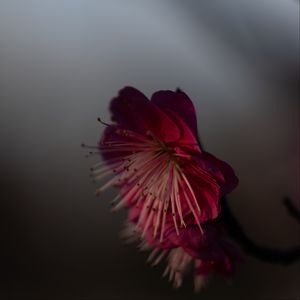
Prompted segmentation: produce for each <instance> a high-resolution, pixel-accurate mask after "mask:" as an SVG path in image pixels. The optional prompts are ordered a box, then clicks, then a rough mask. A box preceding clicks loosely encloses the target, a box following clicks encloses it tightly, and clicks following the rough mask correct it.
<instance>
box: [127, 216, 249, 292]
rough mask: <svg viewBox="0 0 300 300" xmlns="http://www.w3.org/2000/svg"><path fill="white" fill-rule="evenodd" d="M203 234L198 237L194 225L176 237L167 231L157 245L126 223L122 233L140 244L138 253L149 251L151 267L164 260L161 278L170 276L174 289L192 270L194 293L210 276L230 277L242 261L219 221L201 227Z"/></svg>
mask: <svg viewBox="0 0 300 300" xmlns="http://www.w3.org/2000/svg"><path fill="white" fill-rule="evenodd" d="M203 232H204V233H203V234H199V231H198V229H197V227H196V226H195V225H191V226H189V227H187V228H185V229H184V230H182V231H181V233H180V234H179V235H177V233H176V232H175V230H172V229H170V230H169V231H168V232H167V233H166V236H165V240H164V243H159V242H158V241H157V240H155V239H153V237H151V235H147V237H148V238H145V239H141V235H142V231H141V230H140V231H136V226H135V224H134V223H132V222H130V221H128V223H127V225H126V227H125V229H124V230H123V233H122V234H123V237H124V238H126V239H127V240H129V241H141V242H140V245H139V247H140V249H141V250H147V251H151V253H150V255H149V257H148V260H147V261H148V262H149V263H151V264H152V266H155V265H157V264H159V263H160V262H161V261H162V260H163V259H166V260H167V267H166V269H165V271H164V274H163V275H164V276H166V275H168V276H169V280H170V281H173V286H174V287H180V286H181V284H182V281H183V278H184V276H185V275H187V274H188V273H189V271H190V270H193V273H194V285H195V291H199V290H200V289H201V288H202V287H203V286H204V285H205V283H206V282H207V280H208V279H209V278H210V277H211V275H212V274H213V273H217V274H219V275H222V276H225V277H230V276H232V275H233V273H234V270H235V266H236V264H237V263H239V262H242V261H243V255H242V253H241V251H240V249H239V248H238V247H237V245H235V244H234V243H233V242H232V241H231V240H230V239H229V238H228V236H227V234H226V230H225V228H224V227H223V224H222V223H221V222H220V221H219V220H216V221H212V222H207V223H205V224H203Z"/></svg>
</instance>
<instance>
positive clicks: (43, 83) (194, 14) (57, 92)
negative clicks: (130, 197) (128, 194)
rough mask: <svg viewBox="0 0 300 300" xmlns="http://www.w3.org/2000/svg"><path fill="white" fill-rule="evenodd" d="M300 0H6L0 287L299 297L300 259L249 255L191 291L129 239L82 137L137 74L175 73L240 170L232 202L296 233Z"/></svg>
mask: <svg viewBox="0 0 300 300" xmlns="http://www.w3.org/2000/svg"><path fill="white" fill-rule="evenodd" d="M298 51H299V2H298V1H295V0H252V1H234V0H226V1H211V0H210V1H176V0H175V1H92V0H90V1H83V0H81V1H79V0H74V1H71V0H64V1H59V0H53V1H50V0H49V1H47V0H44V1H30V0H29V1H17V0H15V1H14V0H1V1H0V138H1V148H0V183H1V203H0V205H1V211H0V214H1V216H0V220H1V223H2V224H1V227H0V228H1V229H0V230H1V235H0V238H1V250H0V251H1V265H0V270H1V271H0V272H1V285H0V298H1V299H189V298H191V299H196V298H197V299H200V298H201V299H299V298H300V291H299V281H298V280H299V277H300V271H299V263H298V264H294V265H291V266H288V267H283V266H278V265H272V264H269V263H264V262H261V261H258V260H256V259H255V258H249V259H248V260H247V262H246V263H245V264H244V265H242V266H240V267H239V269H238V270H237V273H236V276H235V278H234V279H233V280H232V281H230V282H228V281H226V280H223V279H221V278H218V277H217V278H214V279H213V280H212V282H211V283H210V285H209V286H208V288H207V289H206V290H204V291H203V292H202V294H200V295H194V294H193V292H192V289H193V287H192V278H191V277H190V278H187V279H186V280H185V283H184V286H183V288H182V289H180V290H178V291H177V290H175V291H174V290H172V288H171V285H170V284H169V283H168V282H167V280H162V279H161V274H162V269H163V267H159V268H157V269H156V268H154V269H151V268H150V267H149V266H147V265H146V264H145V258H146V254H145V253H139V252H138V250H137V249H135V247H134V246H127V247H125V246H124V245H123V243H122V242H121V240H120V239H119V231H120V229H121V227H122V223H123V221H124V219H125V214H124V212H121V213H118V214H116V215H113V214H111V213H110V212H109V204H108V202H109V199H110V198H111V196H112V195H111V194H110V193H109V192H108V193H106V194H105V195H104V196H103V198H102V199H98V198H96V197H95V196H94V189H95V185H93V184H91V183H90V182H89V178H88V173H89V167H90V166H91V165H92V164H93V163H94V162H95V161H96V160H95V159H85V158H84V154H85V151H83V149H81V148H80V144H81V142H83V141H84V142H86V143H90V144H95V143H96V141H97V140H98V138H99V136H100V134H101V131H102V127H101V126H100V125H99V124H97V121H96V118H97V117H98V116H101V117H102V118H103V119H104V120H107V121H108V120H109V114H108V109H107V107H108V103H109V101H110V99H111V98H112V97H113V96H115V95H116V94H117V92H118V90H119V89H120V88H122V87H123V86H125V85H132V86H135V87H137V88H138V89H140V90H142V91H143V92H144V93H146V95H147V96H151V94H152V93H153V92H155V91H157V90H160V89H172V90H174V89H175V88H176V87H180V88H182V89H183V90H184V91H185V92H187V93H188V95H189V96H190V97H191V99H193V101H194V103H195V106H196V109H197V115H198V120H199V121H198V128H199V132H200V135H201V138H202V140H203V142H204V144H205V147H206V149H208V150H209V151H210V152H212V153H214V154H215V155H216V156H218V157H220V158H222V159H224V160H226V161H228V162H229V163H230V164H231V165H232V166H233V167H234V169H235V170H236V173H237V174H238V176H239V178H240V185H239V187H238V188H237V189H236V190H235V191H234V192H233V193H232V194H231V195H230V197H229V201H230V206H231V207H232V209H233V211H234V212H235V214H236V215H237V216H238V218H239V220H240V221H241V223H242V224H243V226H244V227H245V228H246V230H247V232H248V233H249V235H250V236H252V237H253V238H254V239H256V240H257V242H259V243H261V244H264V245H269V246H274V247H282V248H284V247H290V246H293V245H296V244H299V243H300V239H299V233H300V231H299V230H300V226H299V224H297V223H296V222H295V221H294V220H293V219H291V218H289V217H288V215H287V213H286V211H285V210H284V209H283V207H282V204H281V199H282V197H284V196H286V195H287V196H290V197H291V199H292V200H293V202H294V203H295V205H297V206H298V207H299V202H298V200H299V102H298V100H299V99H298V97H299V91H298V86H297V84H298V79H299V78H298V70H299V57H298Z"/></svg>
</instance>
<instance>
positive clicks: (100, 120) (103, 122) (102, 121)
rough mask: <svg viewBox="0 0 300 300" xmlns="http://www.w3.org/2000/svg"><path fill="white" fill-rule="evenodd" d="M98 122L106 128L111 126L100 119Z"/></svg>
mask: <svg viewBox="0 0 300 300" xmlns="http://www.w3.org/2000/svg"><path fill="white" fill-rule="evenodd" d="M97 121H98V122H100V123H101V124H103V125H105V126H110V125H109V124H107V123H105V122H103V121H102V120H101V118H99V117H98V118H97Z"/></svg>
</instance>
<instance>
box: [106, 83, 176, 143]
mask: <svg viewBox="0 0 300 300" xmlns="http://www.w3.org/2000/svg"><path fill="white" fill-rule="evenodd" d="M110 110H111V112H112V120H113V121H115V122H117V123H118V124H119V125H121V126H122V127H124V128H126V129H130V130H133V131H135V132H139V133H141V134H143V135H146V133H147V131H150V132H151V133H152V134H153V135H154V136H156V137H157V138H158V139H160V140H163V141H166V142H169V141H176V140H178V138H179V136H180V132H179V129H178V127H177V126H176V124H175V123H174V122H173V121H172V120H171V119H170V118H169V117H168V116H167V115H166V114H165V113H164V112H163V111H162V110H161V109H159V108H158V107H157V106H155V105H154V104H153V103H151V101H149V100H148V99H147V98H146V96H145V95H144V94H142V93H141V92H140V91H138V90H137V89H135V88H133V87H125V88H123V89H122V90H121V91H120V92H119V95H118V96H117V97H116V98H114V99H113V100H112V101H111V104H110Z"/></svg>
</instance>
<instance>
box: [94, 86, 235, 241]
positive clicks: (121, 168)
mask: <svg viewBox="0 0 300 300" xmlns="http://www.w3.org/2000/svg"><path fill="white" fill-rule="evenodd" d="M110 111H111V115H112V121H113V124H111V125H108V124H106V125H107V127H106V129H105V131H104V133H103V136H102V138H101V140H100V142H99V144H98V146H97V148H98V150H99V152H100V154H101V155H102V157H103V159H104V162H103V163H100V164H97V165H96V166H95V167H94V168H93V175H94V177H95V179H96V180H102V179H103V178H105V177H106V176H112V177H111V178H110V179H109V180H108V181H107V182H106V183H104V184H103V185H102V186H101V187H100V188H99V189H97V194H100V193H101V192H103V191H104V190H106V189H107V188H109V187H112V186H117V187H119V188H120V193H119V194H118V195H117V197H116V198H115V199H114V200H113V203H117V204H116V206H115V208H114V209H118V208H120V207H122V206H126V207H129V208H133V207H134V208H136V210H137V212H138V215H137V220H136V226H137V228H141V229H142V232H143V234H145V233H146V232H148V229H149V228H151V232H152V234H153V236H154V237H155V238H158V239H159V241H160V242H162V241H163V239H164V235H165V233H166V229H167V228H173V229H174V228H175V232H176V234H177V235H179V234H180V230H181V229H182V228H184V227H186V226H189V225H197V226H198V227H199V228H200V230H202V229H201V224H202V223H203V222H205V221H207V220H210V219H214V218H216V217H217V216H218V214H219V212H220V203H219V201H220V198H221V197H222V196H223V195H224V194H226V193H229V192H230V191H232V190H233V189H234V188H235V187H236V185H237V183H238V179H237V177H236V176H235V174H234V171H233V170H232V168H231V167H230V166H229V165H228V164H227V163H225V162H223V161H221V160H219V159H217V158H216V157H214V156H213V155H211V154H209V153H207V152H205V151H203V149H202V148H201V146H200V144H199V141H198V134H197V121H196V113H195V109H194V106H193V103H192V102H191V100H190V99H189V98H188V96H187V95H186V94H185V93H183V92H181V91H176V92H172V91H159V92H156V93H155V94H153V96H152V98H151V101H149V100H148V99H147V98H146V97H145V96H144V95H143V94H142V93H141V92H139V91H138V90H136V89H134V88H132V87H125V88H124V89H122V90H121V91H120V92H119V95H118V96H117V97H116V98H114V99H113V100H112V101H111V104H110ZM104 124H105V123H104Z"/></svg>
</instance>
